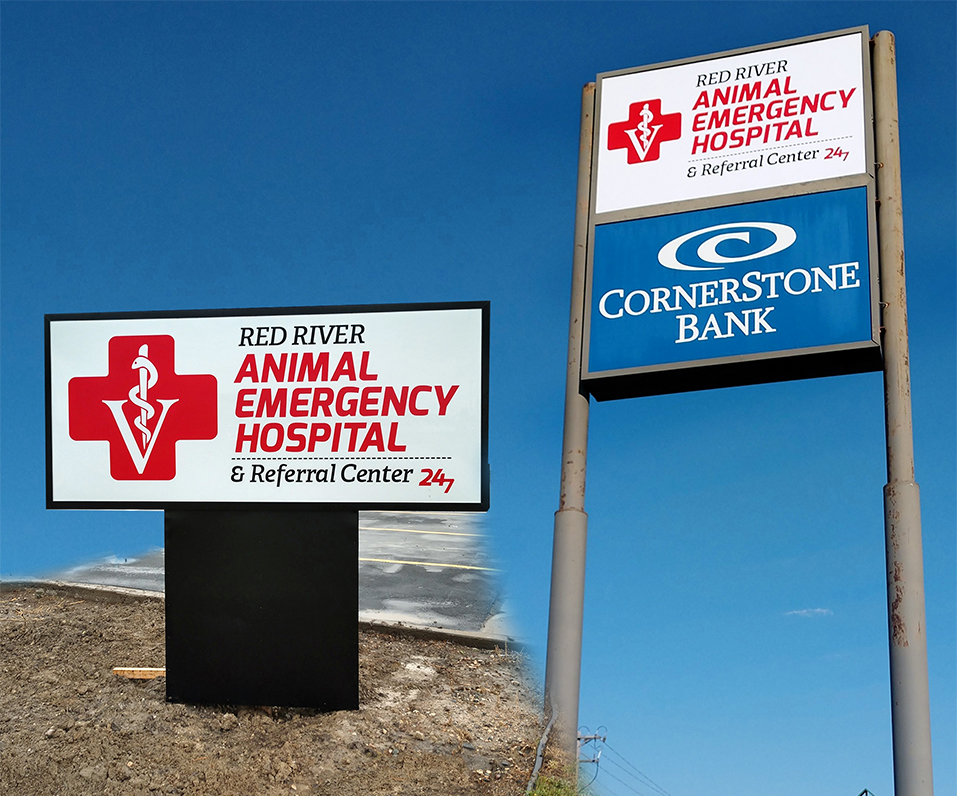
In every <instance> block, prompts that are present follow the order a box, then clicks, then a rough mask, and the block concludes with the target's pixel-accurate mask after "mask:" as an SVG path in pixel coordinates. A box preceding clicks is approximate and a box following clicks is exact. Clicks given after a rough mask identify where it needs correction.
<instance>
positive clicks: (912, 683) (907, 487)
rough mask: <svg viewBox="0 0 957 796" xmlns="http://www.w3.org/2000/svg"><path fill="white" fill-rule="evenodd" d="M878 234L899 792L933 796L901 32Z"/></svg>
mask: <svg viewBox="0 0 957 796" xmlns="http://www.w3.org/2000/svg"><path fill="white" fill-rule="evenodd" d="M872 64H873V74H874V121H875V145H876V155H877V196H878V203H879V204H878V216H877V221H878V230H879V236H880V274H881V300H882V307H883V325H884V339H883V344H884V407H885V409H884V411H885V423H886V434H887V485H886V486H885V487H884V536H885V544H886V551H887V609H888V625H889V636H890V638H889V646H890V675H891V722H892V728H893V746H894V792H895V794H896V796H933V792H934V784H933V771H932V764H931V737H930V696H929V688H928V678H927V636H926V627H927V623H926V617H925V613H924V564H923V552H922V545H921V524H920V491H919V488H918V486H917V484H916V482H915V480H914V435H913V423H912V417H911V386H910V359H909V347H908V336H907V292H906V286H905V279H904V230H903V214H902V208H901V172H900V146H899V136H898V123H897V120H898V110H897V73H896V54H895V48H894V36H893V34H891V33H890V32H888V31H881V32H880V33H878V34H877V35H876V36H875V37H874V39H873V59H872Z"/></svg>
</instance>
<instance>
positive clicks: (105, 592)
mask: <svg viewBox="0 0 957 796" xmlns="http://www.w3.org/2000/svg"><path fill="white" fill-rule="evenodd" d="M37 588H39V589H48V588H50V589H57V590H58V591H62V592H66V593H67V594H70V595H75V596H82V595H83V594H89V593H90V592H92V593H93V594H96V595H97V596H99V597H107V598H109V596H111V595H112V596H115V597H116V598H117V601H118V600H119V598H127V599H134V600H163V601H165V600H166V594H165V593H164V592H161V591H150V590H148V589H130V588H127V587H125V586H103V585H99V584H96V583H75V582H73V581H66V580H43V579H41V578H37V579H31V578H22V579H18V580H7V581H0V592H5V591H13V590H15V589H37ZM358 626H359V628H360V629H362V630H375V631H377V632H379V633H389V634H391V635H395V636H411V637H413V638H421V639H427V640H429V641H450V642H452V643H453V644H460V645H462V646H463V647H473V648H476V649H489V650H491V649H496V648H498V649H501V650H505V651H506V652H507V651H509V650H512V651H514V652H522V651H524V649H525V645H524V644H523V643H522V642H521V641H518V640H516V639H513V638H509V637H507V636H498V635H491V634H485V633H471V632H469V631H466V630H447V629H445V628H441V627H429V626H424V625H409V624H405V623H404V622H382V621H378V620H374V619H373V620H369V619H362V618H361V617H360V618H359V619H358Z"/></svg>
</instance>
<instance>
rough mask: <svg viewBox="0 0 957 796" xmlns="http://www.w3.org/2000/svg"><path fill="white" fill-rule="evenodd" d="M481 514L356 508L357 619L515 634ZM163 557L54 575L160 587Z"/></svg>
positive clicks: (152, 554) (155, 554)
mask: <svg viewBox="0 0 957 796" xmlns="http://www.w3.org/2000/svg"><path fill="white" fill-rule="evenodd" d="M484 521H485V517H484V515H481V514H439V513H421V512H371V511H363V512H360V513H359V562H358V564H359V619H360V620H365V621H380V622H389V623H396V622H401V623H403V624H409V625H416V626H420V627H435V628H443V629H446V630H460V631H466V632H471V633H487V634H490V635H495V636H509V637H511V636H514V633H513V632H512V631H511V628H510V627H509V625H508V617H507V616H506V613H505V609H504V606H503V595H502V593H501V589H500V586H499V581H498V578H497V577H496V572H495V565H494V562H493V561H492V559H491V557H490V554H489V551H488V546H487V542H486V537H485V535H484V533H483V527H484ZM164 573H165V556H164V551H163V550H161V549H160V550H151V551H148V552H146V553H144V554H143V555H140V556H137V557H135V558H128V559H118V558H109V559H105V560H100V561H94V562H90V563H87V564H83V565H81V566H78V567H73V568H71V569H68V570H63V571H61V572H57V573H54V574H53V575H51V577H52V578H54V579H56V580H63V581H69V582H73V583H95V584H100V585H107V586H124V587H127V588H134V589H147V590H150V591H163V590H164V588H165V584H164Z"/></svg>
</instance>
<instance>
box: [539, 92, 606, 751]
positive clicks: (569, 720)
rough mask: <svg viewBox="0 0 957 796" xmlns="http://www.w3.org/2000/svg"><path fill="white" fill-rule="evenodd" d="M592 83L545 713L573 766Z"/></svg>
mask: <svg viewBox="0 0 957 796" xmlns="http://www.w3.org/2000/svg"><path fill="white" fill-rule="evenodd" d="M594 113H595V84H594V83H588V84H586V85H585V87H584V88H583V89H582V115H581V144H580V149H579V154H578V198H577V204H576V206H575V256H574V260H573V264H572V299H571V315H570V318H569V329H568V371H567V375H566V380H565V431H564V436H563V439H562V483H561V494H560V497H559V502H558V511H556V512H555V536H554V543H553V547H552V584H551V599H550V603H549V608H548V651H547V655H546V661H545V701H546V709H547V710H549V711H550V713H551V715H553V716H556V717H557V720H556V722H555V727H556V733H557V734H556V741H557V748H558V749H560V750H561V751H562V752H563V753H564V755H565V756H566V758H567V761H568V762H569V764H570V765H571V766H572V767H573V768H575V767H577V758H578V748H577V744H578V694H579V688H580V684H581V658H582V621H583V617H584V602H585V541H586V538H587V535H588V515H587V514H585V459H586V454H587V450H588V398H587V397H585V396H584V395H582V394H581V391H580V387H579V383H580V376H581V351H582V326H583V320H584V318H583V316H584V309H585V253H586V249H587V242H588V192H589V186H590V185H591V153H592V124H593V120H594Z"/></svg>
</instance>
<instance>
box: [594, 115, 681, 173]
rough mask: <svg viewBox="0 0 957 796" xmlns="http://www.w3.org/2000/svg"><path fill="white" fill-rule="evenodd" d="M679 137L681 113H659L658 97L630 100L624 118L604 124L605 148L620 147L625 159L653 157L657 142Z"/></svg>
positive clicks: (643, 160) (641, 161) (637, 160)
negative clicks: (625, 117)
mask: <svg viewBox="0 0 957 796" xmlns="http://www.w3.org/2000/svg"><path fill="white" fill-rule="evenodd" d="M679 138H681V114H680V113H662V112H661V100H660V99H650V100H642V101H641V102H633V103H631V105H629V106H628V118H627V119H626V120H625V121H623V122H615V123H614V124H610V125H608V149H624V150H625V151H626V152H627V153H628V154H627V161H628V163H647V162H648V161H651V160H657V159H658V148H659V146H660V145H661V144H662V143H664V142H665V141H675V140H677V139H679Z"/></svg>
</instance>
